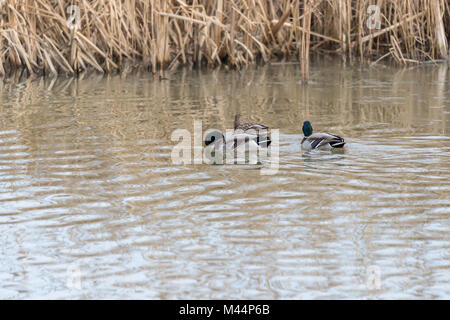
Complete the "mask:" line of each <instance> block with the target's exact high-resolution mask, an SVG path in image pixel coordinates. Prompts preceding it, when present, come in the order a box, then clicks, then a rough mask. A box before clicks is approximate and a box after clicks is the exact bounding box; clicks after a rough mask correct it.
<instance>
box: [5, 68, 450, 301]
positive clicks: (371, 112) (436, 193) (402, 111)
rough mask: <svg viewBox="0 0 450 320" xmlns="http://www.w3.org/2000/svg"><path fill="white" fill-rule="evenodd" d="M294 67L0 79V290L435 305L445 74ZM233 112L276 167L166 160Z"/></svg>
mask: <svg viewBox="0 0 450 320" xmlns="http://www.w3.org/2000/svg"><path fill="white" fill-rule="evenodd" d="M299 69H300V68H299V65H296V64H273V65H270V66H265V67H258V68H255V69H253V68H250V69H248V70H243V71H241V72H236V71H229V72H227V71H220V70H217V71H190V70H180V71H177V72H175V73H173V74H171V75H170V76H169V78H170V80H168V81H158V80H157V79H156V80H155V79H153V77H152V76H151V75H150V74H147V73H133V74H129V75H122V76H119V75H117V76H100V75H89V76H82V77H81V78H80V79H69V78H64V77H60V78H58V79H53V80H52V79H44V78H38V79H27V80H23V79H21V80H20V81H18V80H17V79H4V80H3V82H2V83H1V84H0V243H1V246H0V251H1V253H0V298H2V299H13V298H16V299H25V298H26V299H29V298H32V299H34V298H50V299H57V298H58V299H59V298H62V299H72V298H73V299H78V298H81V299H94V298H98V299H104V298H125V299H129V298H137V299H141V298H146V299H176V298H187V299H303V298H312V299H320V298H331V299H346V298H357V299H374V298H383V299H393V298H406V299H409V298H413V299H416V298H440V299H443V298H446V299H448V298H450V237H449V235H450V232H449V230H450V225H449V214H450V196H449V194H450V134H449V133H450V70H447V68H446V67H445V66H426V67H417V68H411V69H398V68H393V67H381V66H379V67H376V68H372V69H368V68H365V67H358V66H355V67H350V66H343V65H337V64H335V63H328V62H326V61H323V62H322V63H317V64H315V65H312V66H311V82H310V83H309V84H308V85H301V84H300V83H299V79H300V70H299ZM235 113H241V114H242V118H243V119H244V120H245V119H247V120H254V121H259V122H261V123H264V124H267V125H269V126H270V127H271V128H278V129H279V130H280V139H279V144H280V146H279V169H278V172H277V173H276V174H273V175H262V174H261V172H260V169H259V167H258V166H252V165H222V166H210V165H207V164H195V165H194V164H192V165H177V164H174V163H173V162H172V161H171V157H170V155H171V151H172V148H173V147H174V145H175V144H176V142H173V141H172V140H171V134H172V133H173V132H174V130H176V129H187V130H189V131H193V126H194V121H202V126H203V129H207V128H218V129H220V130H225V129H227V128H231V127H232V123H233V117H234V114H235ZM304 120H310V121H311V122H312V124H313V127H314V130H315V131H328V132H332V133H335V134H339V135H341V136H343V137H344V138H345V140H346V142H347V145H346V147H345V150H344V151H343V152H338V153H336V152H302V150H301V149H300V141H301V138H302V134H301V124H302V122H303V121H304Z"/></svg>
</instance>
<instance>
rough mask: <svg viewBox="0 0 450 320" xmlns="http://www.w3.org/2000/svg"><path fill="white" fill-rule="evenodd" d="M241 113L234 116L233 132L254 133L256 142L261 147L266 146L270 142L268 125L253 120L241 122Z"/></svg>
mask: <svg viewBox="0 0 450 320" xmlns="http://www.w3.org/2000/svg"><path fill="white" fill-rule="evenodd" d="M240 119H241V115H240V114H236V115H235V116H234V123H233V124H234V131H235V133H247V134H252V135H256V136H257V138H256V143H257V144H258V145H259V146H261V147H268V146H269V145H270V143H271V142H272V141H271V140H270V129H269V127H268V126H266V125H264V124H260V123H255V122H247V123H241V121H240Z"/></svg>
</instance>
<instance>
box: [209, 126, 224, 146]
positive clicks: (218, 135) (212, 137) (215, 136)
mask: <svg viewBox="0 0 450 320" xmlns="http://www.w3.org/2000/svg"><path fill="white" fill-rule="evenodd" d="M220 139H223V134H222V132H220V131H218V130H211V131H210V132H208V133H207V134H206V136H205V146H209V145H210V144H211V143H213V142H216V141H218V140H220Z"/></svg>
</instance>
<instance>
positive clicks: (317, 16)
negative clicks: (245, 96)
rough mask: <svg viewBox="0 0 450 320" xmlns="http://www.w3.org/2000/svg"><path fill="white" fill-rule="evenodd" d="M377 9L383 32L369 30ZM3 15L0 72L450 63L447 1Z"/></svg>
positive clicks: (162, 3) (122, 1) (2, 5)
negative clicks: (324, 58) (291, 61)
mask: <svg viewBox="0 0 450 320" xmlns="http://www.w3.org/2000/svg"><path fill="white" fill-rule="evenodd" d="M374 4H375V5H378V7H379V8H380V26H379V29H369V28H368V26H367V20H368V19H370V16H373V12H370V13H368V11H367V8H368V7H369V6H370V5H374ZM71 5H75V6H77V7H78V8H79V12H80V15H79V17H80V19H79V22H80V23H79V27H78V28H70V27H69V25H70V24H74V23H75V22H77V21H78V20H77V19H74V20H71V17H72V16H74V12H73V11H68V7H69V6H71ZM0 18H1V20H0V75H5V74H8V73H9V72H12V71H13V70H16V69H19V68H24V69H26V70H28V72H29V73H31V74H33V73H40V74H41V73H44V74H49V73H52V74H58V73H70V74H75V73H78V72H80V71H82V70H86V69H88V68H90V67H92V68H95V69H97V70H98V71H101V72H110V71H114V70H124V69H127V68H130V67H132V66H133V65H140V66H145V67H148V68H150V69H151V70H152V71H153V72H157V70H162V69H173V68H176V67H177V66H179V65H191V66H192V65H207V66H211V67H215V66H218V65H226V66H230V67H236V68H240V67H242V66H245V65H247V64H251V63H255V62H256V61H259V60H262V61H264V62H267V61H269V60H270V59H273V58H279V57H285V58H290V57H295V58H296V59H299V60H300V61H301V68H302V74H303V75H304V76H305V77H307V75H308V72H309V71H308V64H309V63H308V61H309V54H310V52H318V53H336V54H339V55H342V57H343V58H344V59H348V60H350V61H352V60H353V59H355V57H358V58H361V59H362V60H364V59H366V60H367V59H371V60H372V63H374V62H377V61H379V60H381V59H385V58H388V57H391V58H392V59H394V60H395V61H397V62H398V63H400V64H407V63H419V62H421V61H426V60H434V59H440V58H446V57H447V56H448V38H449V35H450V30H449V26H450V6H449V4H448V2H447V1H446V0H371V1H369V0H314V1H313V0H301V1H300V0H190V1H188V0H89V1H88V0H79V1H63V0H0ZM68 20H69V21H70V23H68ZM374 57H375V58H374Z"/></svg>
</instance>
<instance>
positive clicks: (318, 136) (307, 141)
mask: <svg viewBox="0 0 450 320" xmlns="http://www.w3.org/2000/svg"><path fill="white" fill-rule="evenodd" d="M302 130H303V134H304V138H303V140H302V149H304V150H314V149H321V150H331V149H335V148H342V147H344V145H345V142H344V139H343V138H341V137H339V136H337V135H335V134H331V133H313V128H312V125H311V122H309V121H305V122H303V127H302Z"/></svg>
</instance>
